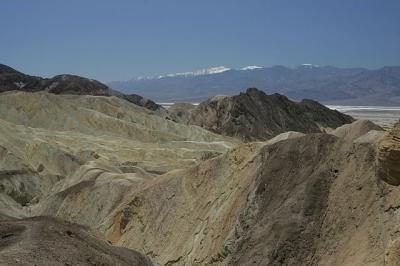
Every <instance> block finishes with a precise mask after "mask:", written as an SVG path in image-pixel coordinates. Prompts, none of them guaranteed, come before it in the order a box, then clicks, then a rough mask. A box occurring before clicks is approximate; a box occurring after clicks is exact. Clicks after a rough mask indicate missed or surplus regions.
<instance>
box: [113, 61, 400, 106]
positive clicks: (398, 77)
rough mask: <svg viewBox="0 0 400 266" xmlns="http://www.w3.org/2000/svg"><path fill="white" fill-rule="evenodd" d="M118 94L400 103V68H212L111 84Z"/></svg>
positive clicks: (171, 98)
mask: <svg viewBox="0 0 400 266" xmlns="http://www.w3.org/2000/svg"><path fill="white" fill-rule="evenodd" d="M108 85H109V86H110V87H112V88H113V89H116V90H119V91H122V92H125V93H135V94H139V95H143V96H144V97H147V98H150V99H153V100H155V101H158V102H200V101H203V100H205V99H207V98H210V97H213V96H215V95H219V94H223V95H234V94H237V93H239V92H240V91H242V90H244V89H246V88H249V87H256V88H259V89H261V90H263V91H265V92H267V93H281V94H284V95H286V96H288V97H289V98H290V99H293V100H297V101H299V100H302V99H304V98H310V99H315V100H318V101H320V102H323V103H325V104H342V105H384V106H395V105H397V106H398V105H399V104H400V66H386V67H382V68H379V69H374V70H370V69H365V68H338V67H333V66H316V65H312V64H303V65H301V66H297V67H285V66H273V67H259V66H248V67H244V68H241V69H231V68H227V67H213V68H210V69H204V70H199V71H194V72H184V73H175V74H167V75H161V76H156V77H139V78H135V79H132V80H129V81H116V82H110V83H109V84H108Z"/></svg>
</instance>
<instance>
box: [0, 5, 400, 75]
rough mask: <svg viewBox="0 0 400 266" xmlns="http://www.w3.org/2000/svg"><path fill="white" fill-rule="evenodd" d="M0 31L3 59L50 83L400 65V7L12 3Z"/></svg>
mask: <svg viewBox="0 0 400 266" xmlns="http://www.w3.org/2000/svg"><path fill="white" fill-rule="evenodd" d="M0 28H1V31H0V62H1V63H4V64H7V65H10V66H12V67H14V68H17V69H19V70H21V71H23V72H26V73H29V74H35V75H41V76H52V75H55V74H60V73H73V74H79V75H83V76H87V77H91V78H96V79H99V80H101V81H111V80H125V79H129V78H131V77H135V76H142V75H154V74H161V73H170V72H182V71H190V70H195V69H200V68H207V67H210V66H219V65H224V66H227V67H242V66H246V65H253V64H256V65H262V66H271V65H277V64H280V65H298V64H302V63H313V64H319V65H336V66H348V67H353V66H361V67H367V68H378V67H381V66H384V65H399V64H400V1H399V0H358V1H356V0H331V1H325V0H313V1H312V0H291V1H288V0H276V1H269V0H260V1H256V0H242V1H235V0H231V1H228V0H201V1H200V0H181V1H178V0H159V1H152V0H136V1H135V0H131V1H122V0H121V1H118V0H116V1H111V0H109V1H101V0H69V1H61V0H43V1H41V0H37V1H33V0H32V1H25V0H2V1H1V2H0Z"/></svg>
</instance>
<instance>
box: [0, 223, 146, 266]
mask: <svg viewBox="0 0 400 266" xmlns="http://www.w3.org/2000/svg"><path fill="white" fill-rule="evenodd" d="M0 235H1V240H0V247H1V248H0V264H1V265H26V266H30V265H54V266H65V265H121V266H122V265H126V266H128V265H129V266H147V265H148V266H151V265H154V264H153V263H152V262H151V261H150V260H149V259H148V258H146V257H145V256H143V255H141V254H140V253H138V252H135V251H132V250H129V249H126V248H118V247H114V246H111V245H110V244H108V243H106V242H105V241H102V240H99V239H97V238H96V237H94V236H92V235H91V234H90V233H88V232H87V228H85V227H83V226H79V225H76V224H71V223H67V222H64V221H61V220H59V219H54V218H50V217H35V218H28V219H20V220H17V219H13V218H10V217H6V216H2V217H1V218H0Z"/></svg>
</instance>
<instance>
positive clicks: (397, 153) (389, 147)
mask: <svg viewBox="0 0 400 266" xmlns="http://www.w3.org/2000/svg"><path fill="white" fill-rule="evenodd" d="M378 167H379V169H378V175H379V177H380V178H381V179H382V180H384V181H385V182H387V183H389V184H391V185H395V186H398V185H400V122H398V123H397V124H396V125H395V126H394V127H393V129H392V130H391V131H389V132H388V133H387V134H386V135H385V136H384V137H383V138H382V140H381V141H380V142H379V156H378Z"/></svg>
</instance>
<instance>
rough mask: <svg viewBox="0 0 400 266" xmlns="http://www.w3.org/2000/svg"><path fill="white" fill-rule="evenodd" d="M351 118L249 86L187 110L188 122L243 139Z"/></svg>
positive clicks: (335, 124) (327, 125)
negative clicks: (245, 89) (188, 113)
mask: <svg viewBox="0 0 400 266" xmlns="http://www.w3.org/2000/svg"><path fill="white" fill-rule="evenodd" d="M352 121H354V120H353V118H351V117H350V116H348V115H344V114H342V113H339V112H337V111H334V110H330V109H329V108H327V107H325V106H323V105H321V104H319V103H317V102H315V101H312V100H303V101H301V102H300V103H296V102H293V101H290V100H289V99H288V98H287V97H285V96H283V95H279V94H273V95H267V94H265V93H264V92H262V91H260V90H257V89H254V88H252V89H248V90H247V91H246V92H245V93H240V94H239V95H236V96H216V97H214V98H212V99H210V100H208V101H205V102H203V103H201V104H200V105H199V106H198V107H197V108H196V109H194V110H192V111H191V112H190V116H189V119H188V120H187V123H188V124H191V125H198V126H201V127H204V128H206V129H208V130H211V131H213V132H216V133H218V134H222V135H227V136H234V137H239V138H240V139H242V140H245V141H252V140H267V139H270V138H272V137H274V136H276V135H278V134H280V133H283V132H286V131H298V132H303V133H316V132H323V131H324V130H325V129H327V128H336V127H338V126H341V125H343V124H346V123H351V122H352Z"/></svg>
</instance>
